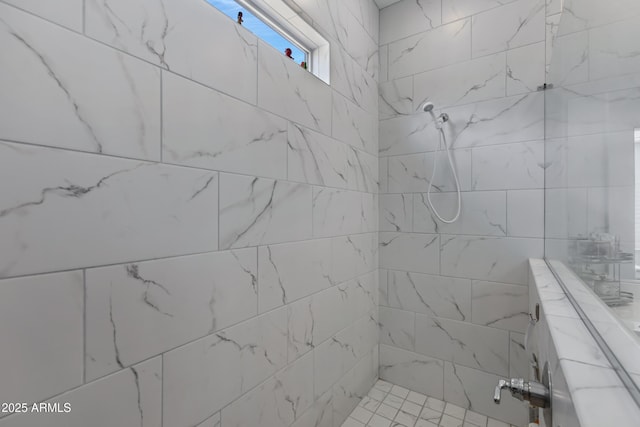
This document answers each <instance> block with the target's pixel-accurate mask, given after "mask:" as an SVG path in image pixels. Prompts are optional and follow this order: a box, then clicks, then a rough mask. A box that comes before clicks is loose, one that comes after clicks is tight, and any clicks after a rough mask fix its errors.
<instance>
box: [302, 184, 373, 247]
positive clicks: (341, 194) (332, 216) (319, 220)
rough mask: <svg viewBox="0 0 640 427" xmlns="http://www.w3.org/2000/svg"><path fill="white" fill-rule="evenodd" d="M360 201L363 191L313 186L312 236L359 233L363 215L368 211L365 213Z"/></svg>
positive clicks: (361, 228)
mask: <svg viewBox="0 0 640 427" xmlns="http://www.w3.org/2000/svg"><path fill="white" fill-rule="evenodd" d="M362 203H363V193H359V192H356V191H348V190H336V189H333V188H326V187H314V188H313V236H314V237H331V236H339V235H345V234H357V233H361V232H362V231H363V223H364V221H365V217H364V216H365V215H366V214H369V213H370V212H367V213H365V209H364V208H363V205H362ZM369 208H370V207H369ZM368 210H370V209H368Z"/></svg>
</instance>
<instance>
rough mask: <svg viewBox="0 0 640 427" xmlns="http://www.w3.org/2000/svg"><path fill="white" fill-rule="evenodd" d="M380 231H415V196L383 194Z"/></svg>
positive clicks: (381, 196) (381, 198) (380, 198)
mask: <svg viewBox="0 0 640 427" xmlns="http://www.w3.org/2000/svg"><path fill="white" fill-rule="evenodd" d="M378 197H379V201H380V202H379V204H380V227H379V229H380V231H404V232H410V231H412V229H413V194H381V195H379V196H378Z"/></svg>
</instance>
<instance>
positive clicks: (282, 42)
mask: <svg viewBox="0 0 640 427" xmlns="http://www.w3.org/2000/svg"><path fill="white" fill-rule="evenodd" d="M207 3H209V4H210V5H212V6H214V7H215V8H217V9H219V10H220V11H221V12H222V13H224V14H225V15H227V16H229V17H230V18H231V19H233V20H234V21H236V20H237V17H238V12H242V14H243V15H244V16H243V18H244V22H243V23H242V26H243V27H245V28H246V29H248V30H249V31H251V32H252V33H253V34H255V35H256V36H258V37H260V38H261V39H262V40H264V41H266V42H267V43H269V44H270V45H271V46H273V47H275V48H276V49H278V51H280V53H282V54H283V55H284V51H285V49H286V48H290V49H291V50H292V51H293V53H292V56H293V59H294V60H295V61H296V63H298V64H300V62H302V61H304V60H305V53H304V52H303V51H302V50H300V49H298V48H297V47H296V46H295V45H294V44H293V43H291V42H290V41H289V40H287V39H285V38H284V37H282V36H281V35H280V34H279V33H278V32H277V31H275V30H274V29H273V28H271V27H270V26H268V25H267V24H265V23H264V22H262V21H261V20H260V19H258V18H256V17H255V16H254V15H253V14H252V13H251V12H249V11H248V10H246V9H245V8H243V7H241V6H240V5H239V4H238V3H236V2H235V0H207Z"/></svg>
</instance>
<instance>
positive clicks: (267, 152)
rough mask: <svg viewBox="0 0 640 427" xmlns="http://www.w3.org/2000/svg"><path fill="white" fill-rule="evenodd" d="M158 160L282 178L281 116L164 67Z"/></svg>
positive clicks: (284, 153)
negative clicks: (160, 150) (165, 69)
mask: <svg viewBox="0 0 640 427" xmlns="http://www.w3.org/2000/svg"><path fill="white" fill-rule="evenodd" d="M162 117H163V118H162V128H163V135H162V152H163V161H164V162H166V163H175V164H180V165H187V166H195V167H199V168H205V169H213V170H220V171H227V172H237V173H244V174H254V175H258V176H264V177H269V178H286V173H287V172H286V171H287V148H286V147H287V122H286V121H285V120H284V119H282V118H280V117H277V116H274V115H273V114H270V113H267V112H265V111H263V110H260V109H259V108H256V107H254V106H252V105H249V104H246V103H244V102H241V101H238V100H236V99H234V98H231V97H229V96H226V95H223V94H221V93H219V92H217V91H215V90H211V89H208V88H206V87H203V86H201V85H199V84H197V83H194V82H192V81H189V80H187V79H184V78H181V77H179V76H176V75H174V74H171V73H167V72H164V73H163V76H162Z"/></svg>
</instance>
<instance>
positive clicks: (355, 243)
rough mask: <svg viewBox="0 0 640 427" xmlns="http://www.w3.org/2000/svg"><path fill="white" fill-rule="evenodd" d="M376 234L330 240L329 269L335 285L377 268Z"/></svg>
mask: <svg viewBox="0 0 640 427" xmlns="http://www.w3.org/2000/svg"><path fill="white" fill-rule="evenodd" d="M377 258H378V236H377V233H368V234H357V235H353V236H342V237H335V238H333V239H331V269H332V276H333V277H334V280H335V281H336V283H342V282H344V281H346V280H349V279H353V278H355V277H357V276H360V275H362V274H364V273H368V272H370V271H373V270H375V269H377V268H378V264H377V262H378V260H377Z"/></svg>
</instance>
